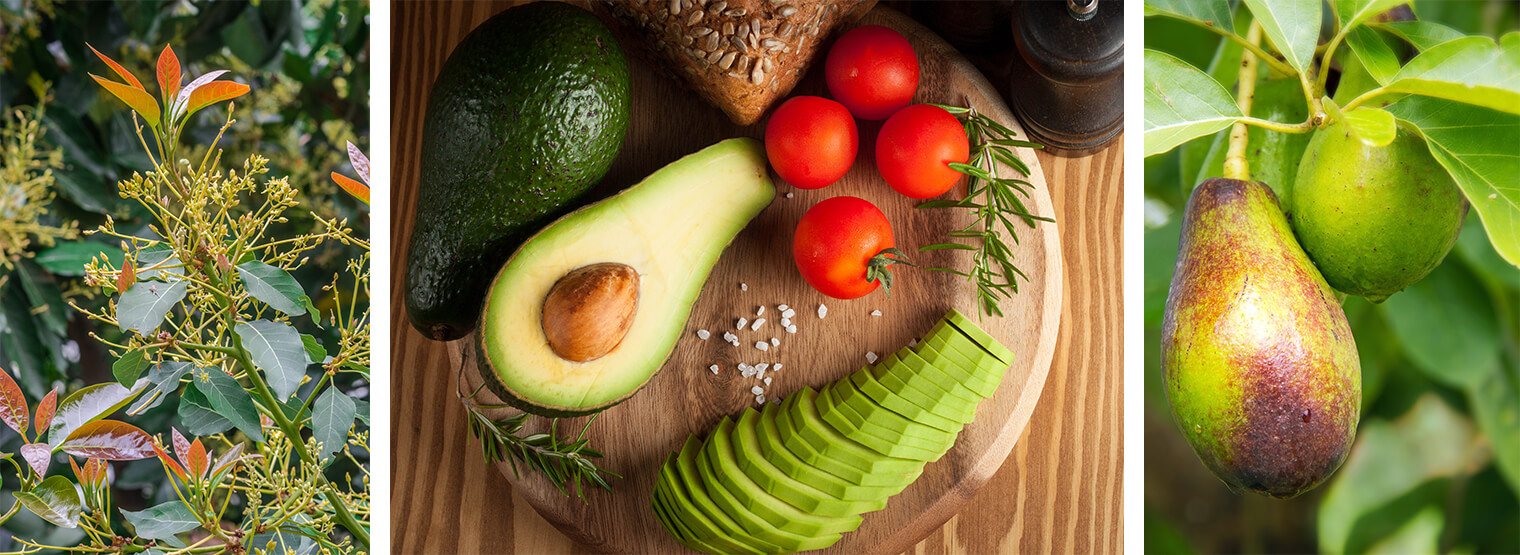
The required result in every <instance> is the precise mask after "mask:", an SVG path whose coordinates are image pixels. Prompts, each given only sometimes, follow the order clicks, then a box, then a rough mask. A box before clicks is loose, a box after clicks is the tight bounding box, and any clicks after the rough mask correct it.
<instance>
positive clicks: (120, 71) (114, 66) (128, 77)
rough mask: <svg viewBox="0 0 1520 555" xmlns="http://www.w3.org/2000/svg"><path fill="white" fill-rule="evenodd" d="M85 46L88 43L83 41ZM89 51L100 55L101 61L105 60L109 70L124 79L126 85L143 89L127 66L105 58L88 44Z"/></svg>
mask: <svg viewBox="0 0 1520 555" xmlns="http://www.w3.org/2000/svg"><path fill="white" fill-rule="evenodd" d="M85 46H90V44H89V43H85ZM90 52H94V53H95V55H96V56H99V57H100V60H101V61H103V62H105V63H106V65H108V66H111V71H114V72H116V75H118V76H120V77H121V80H123V81H126V82H127V84H128V85H132V86H133V87H135V88H136V89H137V90H139V91H142V90H144V89H143V86H142V82H141V81H138V80H137V76H136V75H132V73H131V72H129V71H127V68H124V67H121V64H118V63H116V60H112V59H110V58H107V57H106V55H105V54H101V53H100V51H99V50H96V49H95V47H93V46H90ZM145 92H146V91H145Z"/></svg>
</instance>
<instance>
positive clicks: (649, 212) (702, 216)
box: [477, 138, 776, 416]
mask: <svg viewBox="0 0 1520 555" xmlns="http://www.w3.org/2000/svg"><path fill="white" fill-rule="evenodd" d="M775 195H776V189H775V187H774V186H773V185H772V184H771V181H770V178H769V176H768V170H767V168H766V160H765V152H764V148H763V146H762V145H761V144H760V142H759V141H756V140H755V139H750V138H738V139H729V140H726V141H723V142H720V143H718V144H716V145H713V146H710V147H708V148H705V149H703V150H701V151H699V152H697V153H695V154H691V155H688V156H686V157H685V158H682V159H680V160H678V161H676V162H674V163H671V164H670V165H668V166H665V167H664V168H662V169H660V170H658V171H656V172H655V173H653V174H651V175H650V176H649V177H648V178H646V179H645V180H644V181H642V182H640V183H639V184H637V185H634V186H632V187H630V188H628V189H626V190H624V191H623V192H621V193H619V194H617V195H616V196H613V197H611V198H608V199H606V200H603V201H601V202H598V203H596V204H593V205H590V206H587V207H585V208H582V209H580V210H577V211H575V212H573V213H571V214H570V215H568V216H565V217H564V218H562V219H560V220H559V221H556V222H554V223H553V224H551V225H550V226H549V227H547V228H544V230H543V231H541V232H539V233H538V235H535V236H534V237H533V238H532V239H529V240H528V241H527V242H526V243H524V244H523V245H522V248H520V249H518V251H517V253H516V254H513V255H512V258H511V259H510V260H508V261H507V263H506V265H505V266H503V267H502V268H501V272H500V273H498V274H497V276H496V281H495V282H494V283H492V285H491V288H490V292H489V294H488V295H487V297H486V301H485V311H484V313H483V314H482V317H481V318H482V320H481V325H480V328H479V330H478V333H479V341H478V342H477V344H478V354H479V359H480V361H481V364H478V365H477V366H478V367H479V369H480V372H481V374H482V375H483V376H484V377H485V382H486V384H487V386H489V387H490V388H491V391H493V392H495V393H496V395H497V396H498V397H500V398H501V399H502V400H504V401H506V402H507V403H509V404H511V405H513V406H515V407H518V408H520V409H522V410H524V411H527V412H530V413H533V414H539V415H544V416H569V415H577V414H587V413H592V412H597V411H600V410H603V409H606V408H608V407H610V406H612V405H615V404H617V403H619V402H622V401H623V400H625V399H627V398H628V397H630V396H632V395H633V394H634V393H635V392H637V391H638V390H639V388H641V387H643V386H644V384H646V383H648V381H649V379H650V378H651V377H653V376H654V374H655V372H657V371H658V370H659V369H660V366H661V365H663V364H664V362H665V359H666V358H667V357H669V356H670V352H671V350H672V348H673V347H674V346H675V343H676V339H677V338H679V337H680V334H681V332H682V331H683V330H684V329H685V324H686V319H687V318H688V317H689V316H690V315H691V307H692V305H693V304H694V303H695V302H696V300H697V295H698V294H699V293H701V291H702V285H703V284H704V283H705V282H706V280H707V275H708V272H709V271H711V270H712V267H713V264H714V263H716V262H717V261H718V257H719V255H721V254H722V253H723V250H724V248H725V247H726V246H727V245H728V243H729V241H731V240H732V239H733V238H734V236H735V235H737V234H738V233H739V231H740V230H742V229H743V228H744V226H745V224H746V223H748V222H749V221H750V219H751V218H754V217H755V215H757V214H759V213H760V211H761V210H762V209H764V208H765V207H766V205H768V204H770V202H771V199H772V198H773V197H775ZM600 264H611V265H622V266H626V267H629V268H631V269H632V270H633V271H634V272H636V274H633V275H635V277H634V278H633V279H634V280H635V281H636V292H635V293H634V295H635V299H634V300H633V303H634V305H633V309H632V315H631V316H630V317H629V320H627V323H626V325H625V326H623V327H622V328H621V329H623V330H626V331H625V335H624V336H623V337H622V339H621V340H620V341H616V342H614V343H613V344H614V345H615V346H612V347H611V350H610V351H608V352H606V353H605V354H602V355H600V356H599V357H598V358H594V359H591V360H587V361H585V362H574V361H572V360H567V359H566V358H562V357H561V356H560V354H559V351H557V350H556V348H555V347H554V346H553V345H551V344H550V338H549V336H548V335H547V334H546V332H545V329H544V325H545V322H544V320H545V306H546V303H545V299H546V297H548V296H549V294H550V291H551V289H552V288H554V286H555V285H556V284H557V283H558V282H559V281H560V280H561V278H562V277H564V276H566V275H567V274H570V273H571V272H572V271H576V270H580V269H583V268H589V267H592V266H593V265H600ZM572 301H573V299H572ZM571 304H573V302H572V303H571ZM592 317H595V316H594V315H593V316H592Z"/></svg>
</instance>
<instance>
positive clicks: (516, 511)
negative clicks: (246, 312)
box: [391, 2, 1124, 553]
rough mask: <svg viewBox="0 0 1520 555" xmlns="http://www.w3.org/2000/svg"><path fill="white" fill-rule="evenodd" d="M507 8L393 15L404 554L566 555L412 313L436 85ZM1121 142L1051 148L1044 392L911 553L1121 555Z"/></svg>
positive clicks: (396, 366)
mask: <svg viewBox="0 0 1520 555" xmlns="http://www.w3.org/2000/svg"><path fill="white" fill-rule="evenodd" d="M512 3H513V2H482V3H470V4H447V5H435V4H433V3H428V2H406V3H399V4H396V5H395V9H394V11H393V17H392V21H393V31H392V32H393V41H392V44H393V50H394V52H395V54H393V60H394V61H393V63H392V83H393V85H392V86H393V90H394V92H395V98H394V99H393V101H392V108H391V110H392V125H393V136H394V137H395V140H394V142H395V144H394V145H393V150H392V151H393V152H394V153H395V156H396V161H395V164H394V168H393V170H394V171H393V173H392V175H393V179H394V180H395V181H394V183H393V187H392V195H393V196H392V198H393V199H394V200H393V206H394V209H393V212H392V217H393V220H394V221H393V227H392V233H393V234H394V236H393V237H392V240H393V241H394V243H393V244H394V245H395V250H394V252H393V253H392V257H393V263H392V273H393V278H392V279H393V281H392V283H394V284H396V288H395V290H394V291H393V292H392V306H393V307H395V309H394V310H393V311H392V315H391V319H392V329H393V330H395V333H397V334H398V337H396V338H395V341H394V343H393V346H394V352H393V353H392V363H391V364H392V380H393V381H392V387H393V396H394V400H393V403H392V430H391V436H392V437H391V441H392V449H393V462H392V467H393V469H394V472H393V474H392V477H391V480H392V484H391V485H392V500H391V517H392V534H393V537H392V542H393V543H392V546H393V549H394V550H395V552H397V553H456V552H460V553H480V552H492V553H503V552H515V553H571V552H584V551H588V548H587V547H586V546H581V545H577V544H575V543H573V542H571V541H570V540H569V539H567V538H565V536H564V535H562V534H560V533H559V532H558V531H557V530H555V529H554V528H553V527H552V526H550V525H549V524H548V523H547V522H546V521H544V519H543V518H542V517H540V516H538V514H537V513H536V512H535V511H534V510H533V509H532V508H531V507H529V506H528V504H527V503H526V502H525V501H523V500H522V499H521V498H520V497H519V496H517V495H516V494H515V493H514V492H513V490H512V488H511V486H510V485H509V484H508V483H507V481H506V479H504V478H503V477H502V476H501V475H500V474H498V473H497V472H496V470H495V469H494V468H492V467H491V466H488V465H487V464H485V462H484V460H483V459H482V457H481V453H480V446H479V444H478V443H477V442H476V441H474V440H473V439H472V438H470V437H469V434H468V432H467V430H466V427H465V419H464V411H463V409H462V408H461V407H460V406H459V405H458V401H457V400H456V398H455V396H454V383H455V381H454V380H455V377H454V372H453V369H451V368H449V364H448V360H449V355H448V351H447V348H446V347H445V345H444V344H442V343H436V342H432V341H429V340H427V339H425V338H423V336H422V335H421V334H419V333H417V332H416V331H415V330H413V329H412V327H411V325H410V324H409V323H408V322H407V319H406V315H405V314H404V312H402V307H403V306H404V304H403V301H402V299H403V295H402V290H401V284H403V283H404V279H403V276H404V272H403V268H404V260H405V258H406V248H407V241H408V239H409V237H410V234H411V228H412V225H411V223H412V218H413V215H414V214H415V202H416V196H417V182H418V179H417V177H418V176H417V172H418V168H417V156H418V154H417V153H418V152H419V149H420V136H421V126H422V113H423V111H424V109H425V105H424V99H425V98H426V96H427V90H428V87H429V86H430V84H431V83H432V80H433V77H434V75H436V73H437V71H438V68H439V66H440V65H441V64H442V63H443V60H444V58H446V57H447V55H448V52H449V50H450V48H451V47H452V45H453V44H455V43H456V42H458V40H459V39H460V38H462V37H463V36H464V35H465V34H467V33H468V32H469V31H470V30H471V29H473V28H474V26H475V25H476V24H477V23H478V22H480V21H483V20H485V19H486V18H488V17H490V16H491V15H493V14H495V13H497V12H499V11H501V10H503V9H506V8H507V7H508V6H510V5H511V4H512ZM1123 150H1124V149H1123V137H1120V138H1119V139H1118V140H1116V141H1115V142H1114V143H1113V144H1112V145H1111V146H1110V147H1109V148H1107V149H1105V150H1103V151H1101V152H1098V153H1096V154H1093V155H1090V156H1086V157H1081V158H1062V157H1057V156H1052V155H1048V154H1044V153H1041V154H1040V155H1039V156H1040V164H1041V165H1042V166H1043V169H1044V172H1045V177H1046V180H1047V181H1048V182H1049V184H1050V188H1051V196H1052V200H1053V201H1054V204H1055V208H1056V218H1057V220H1058V221H1059V222H1060V226H1061V242H1062V252H1063V259H1064V263H1065V273H1064V275H1065V283H1064V287H1065V301H1064V306H1063V309H1062V320H1061V321H1062V329H1061V332H1060V336H1059V340H1058V342H1057V346H1056V353H1055V359H1054V361H1053V362H1052V365H1051V370H1050V376H1049V378H1048V381H1047V382H1046V385H1045V391H1044V394H1043V396H1042V398H1041V399H1040V402H1039V404H1038V406H1037V407H1036V408H1035V412H1034V416H1033V417H1032V419H1031V421H1030V423H1029V426H1028V427H1027V428H1026V430H1025V434H1024V437H1022V438H1020V440H1019V442H1018V444H1017V446H1016V447H1015V448H1014V451H1013V453H1012V454H1011V455H1009V457H1008V460H1007V462H1006V463H1004V465H1003V468H1002V469H1001V470H999V471H998V473H997V475H996V476H994V477H993V478H992V480H991V481H990V482H988V483H987V485H986V486H984V487H983V488H982V489H981V490H980V491H979V492H977V494H976V495H975V497H974V498H973V499H971V500H970V501H969V502H967V503H966V504H965V506H964V508H963V509H962V511H961V512H960V514H958V515H957V516H955V517H954V518H951V519H950V520H949V521H948V522H946V523H945V525H944V526H942V527H941V528H940V529H939V530H937V531H935V532H934V533H932V534H930V535H929V536H928V537H927V538H925V539H924V540H923V541H922V542H920V543H919V544H918V545H917V546H916V547H915V549H914V551H916V552H933V553H940V552H950V553H963V552H970V553H992V552H1010V553H1011V552H1019V553H1025V552H1037V553H1111V552H1116V551H1118V550H1120V549H1122V542H1123V528H1124V523H1123V518H1122V514H1123V513H1122V505H1121V503H1122V502H1121V499H1122V496H1123V487H1122V485H1123V484H1122V472H1121V465H1122V460H1123V457H1124V448H1123V437H1124V430H1123V401H1122V395H1123V387H1122V384H1123V381H1122V344H1123V333H1122V323H1121V322H1122V320H1123V318H1122V314H1123V305H1122V302H1121V297H1120V291H1121V289H1122V287H1121V285H1122V284H1121V276H1122V268H1123V260H1122V255H1121V252H1122V244H1121V241H1122V231H1121V225H1120V220H1121V213H1122V211H1123V210H1122V207H1123V204H1122V195H1121V191H1122V189H1121V183H1122V174H1123V171H1122V170H1123Z"/></svg>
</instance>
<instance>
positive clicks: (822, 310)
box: [818, 305, 829, 320]
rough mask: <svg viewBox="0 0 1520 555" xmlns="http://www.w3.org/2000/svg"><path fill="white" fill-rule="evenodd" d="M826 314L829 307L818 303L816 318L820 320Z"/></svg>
mask: <svg viewBox="0 0 1520 555" xmlns="http://www.w3.org/2000/svg"><path fill="white" fill-rule="evenodd" d="M828 315H829V307H827V306H824V305H818V319H819V320H822V319H823V317H824V316H828Z"/></svg>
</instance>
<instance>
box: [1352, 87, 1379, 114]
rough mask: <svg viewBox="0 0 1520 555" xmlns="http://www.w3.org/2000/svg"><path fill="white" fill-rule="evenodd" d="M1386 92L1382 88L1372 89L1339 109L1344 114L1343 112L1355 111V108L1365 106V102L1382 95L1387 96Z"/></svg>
mask: <svg viewBox="0 0 1520 555" xmlns="http://www.w3.org/2000/svg"><path fill="white" fill-rule="evenodd" d="M1388 92H1389V91H1388V89H1385V88H1383V87H1378V88H1375V89H1372V90H1370V91H1367V92H1364V93H1362V94H1361V95H1360V96H1357V97H1356V98H1353V99H1351V102H1349V103H1347V104H1346V105H1345V106H1342V107H1341V112H1343V113H1344V112H1350V111H1352V110H1355V109H1356V107H1357V106H1361V105H1362V104H1366V103H1367V101H1369V100H1372V99H1374V98H1377V97H1379V96H1382V95H1384V94H1387V93H1388Z"/></svg>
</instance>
